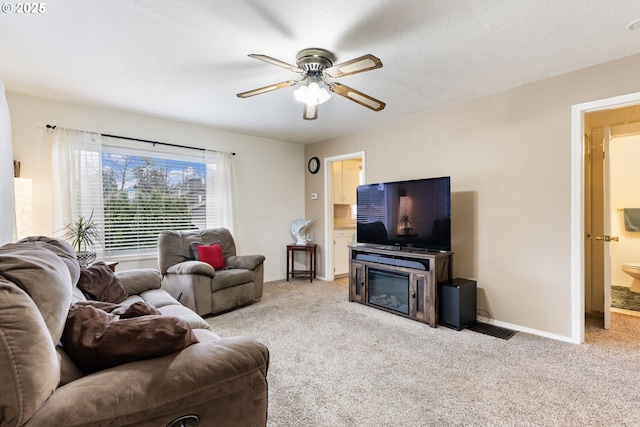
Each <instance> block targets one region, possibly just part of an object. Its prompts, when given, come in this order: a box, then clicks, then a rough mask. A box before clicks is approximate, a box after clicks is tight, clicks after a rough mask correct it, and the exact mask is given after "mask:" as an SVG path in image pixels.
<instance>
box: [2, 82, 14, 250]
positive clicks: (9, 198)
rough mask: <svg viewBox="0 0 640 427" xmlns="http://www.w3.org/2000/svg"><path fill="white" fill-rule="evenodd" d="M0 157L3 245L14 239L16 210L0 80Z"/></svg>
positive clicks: (6, 113) (8, 126) (8, 124)
mask: <svg viewBox="0 0 640 427" xmlns="http://www.w3.org/2000/svg"><path fill="white" fill-rule="evenodd" d="M0 159H1V160H0V245H4V244H5V243H10V242H14V241H15V239H16V210H15V200H14V190H13V147H12V145H11V121H10V120H9V106H8V105H7V98H6V96H5V93H4V84H3V83H2V81H0Z"/></svg>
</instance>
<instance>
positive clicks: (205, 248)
mask: <svg viewBox="0 0 640 427" xmlns="http://www.w3.org/2000/svg"><path fill="white" fill-rule="evenodd" d="M196 251H198V257H199V258H200V261H202V262H206V263H207V264H209V265H210V266H211V267H213V268H215V269H216V270H221V269H223V268H225V267H226V266H227V265H226V263H225V262H224V254H223V253H222V245H221V244H219V243H215V244H213V245H200V246H196Z"/></svg>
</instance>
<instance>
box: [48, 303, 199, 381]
mask: <svg viewBox="0 0 640 427" xmlns="http://www.w3.org/2000/svg"><path fill="white" fill-rule="evenodd" d="M99 304H100V303H99ZM99 304H96V306H93V305H92V304H91V303H89V302H84V303H81V304H73V305H72V306H71V309H70V310H69V315H68V316H67V323H66V325H65V328H64V332H63V334H62V339H61V340H60V341H61V342H62V346H63V348H64V350H65V352H66V353H67V354H68V355H69V357H71V359H72V360H73V361H74V362H75V363H76V365H78V367H79V368H80V369H81V370H82V371H83V372H84V373H85V374H89V373H92V372H96V371H100V370H102V369H108V368H111V367H114V366H117V365H121V364H123V363H128V362H134V361H137V360H144V359H150V358H153V357H159V356H164V355H167V354H171V353H175V352H177V351H180V350H182V349H183V348H186V347H188V346H190V345H191V344H195V343H197V342H198V339H197V338H196V336H195V334H194V333H193V331H192V330H191V327H189V324H188V323H187V322H186V321H184V320H182V319H179V318H177V317H172V316H162V315H142V316H139V317H132V318H120V317H119V316H118V315H115V314H113V311H115V310H112V312H111V313H108V312H107V311H105V310H102V309H101V308H98V307H100V305H99ZM140 304H142V305H144V303H139V305H138V306H137V307H134V308H133V309H131V310H129V309H125V312H128V313H127V314H129V315H131V314H134V315H135V313H134V312H136V311H137V312H148V311H152V310H149V309H145V308H144V307H142V306H141V305H140ZM105 308H107V307H105ZM151 308H152V309H153V310H155V308H153V307H151ZM123 314H124V313H123Z"/></svg>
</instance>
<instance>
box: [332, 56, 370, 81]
mask: <svg viewBox="0 0 640 427" xmlns="http://www.w3.org/2000/svg"><path fill="white" fill-rule="evenodd" d="M376 68H382V61H380V59H378V58H376V57H375V56H373V55H364V56H361V57H359V58H356V59H352V60H351V61H347V62H343V63H342V64H338V65H334V66H333V67H329V68H327V69H325V70H324V74H326V75H327V76H329V77H331V78H334V79H335V78H337V77H342V76H349V75H351V74H357V73H362V72H363V71H369V70H375V69H376Z"/></svg>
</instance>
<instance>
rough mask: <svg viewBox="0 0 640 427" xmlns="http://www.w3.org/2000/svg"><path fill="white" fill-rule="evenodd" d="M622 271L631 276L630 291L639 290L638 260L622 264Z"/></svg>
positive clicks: (639, 268)
mask: <svg viewBox="0 0 640 427" xmlns="http://www.w3.org/2000/svg"><path fill="white" fill-rule="evenodd" d="M622 271H624V272H625V273H627V274H628V275H629V276H631V277H633V282H631V287H630V288H629V290H630V291H631V292H640V262H625V263H624V264H622Z"/></svg>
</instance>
